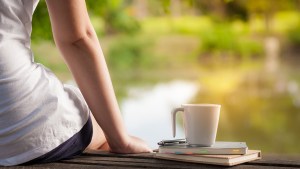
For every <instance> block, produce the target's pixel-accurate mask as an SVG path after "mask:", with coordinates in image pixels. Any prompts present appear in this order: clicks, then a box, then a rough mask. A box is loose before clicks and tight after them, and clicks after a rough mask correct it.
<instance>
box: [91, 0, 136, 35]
mask: <svg viewBox="0 0 300 169" xmlns="http://www.w3.org/2000/svg"><path fill="white" fill-rule="evenodd" d="M130 3H131V1H128V0H127V1H126V0H101V1H93V0H88V1H86V4H87V7H88V10H89V12H90V13H91V14H92V15H96V16H99V17H101V18H102V19H103V20H104V25H105V28H104V29H105V33H108V34H114V33H117V32H125V33H129V34H132V33H136V32H138V31H139V30H140V25H139V22H138V21H137V20H136V19H135V18H134V17H133V16H130V15H129V13H128V12H126V7H127V6H128V5H129V4H130Z"/></svg>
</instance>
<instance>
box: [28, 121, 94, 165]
mask: <svg viewBox="0 0 300 169" xmlns="http://www.w3.org/2000/svg"><path fill="white" fill-rule="evenodd" d="M92 136H93V125H92V120H91V117H89V119H88V121H87V122H86V124H85V125H84V126H83V127H82V129H81V130H80V131H79V132H78V133H76V134H75V135H73V136H72V137H71V138H69V139H68V140H67V141H65V142H63V143H62V144H61V145H59V146H58V147H56V148H55V149H53V150H51V151H50V152H48V153H46V154H44V155H42V156H40V157H38V158H35V159H33V160H31V161H29V162H26V163H24V164H25V165H30V164H38V163H49V162H55V161H59V160H64V159H70V158H73V157H75V156H78V155H80V154H82V152H83V151H84V150H85V148H86V147H87V146H88V145H89V144H90V142H91V140H92Z"/></svg>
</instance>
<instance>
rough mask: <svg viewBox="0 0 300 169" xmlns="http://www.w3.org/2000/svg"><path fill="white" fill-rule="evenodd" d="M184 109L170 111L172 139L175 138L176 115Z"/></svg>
mask: <svg viewBox="0 0 300 169" xmlns="http://www.w3.org/2000/svg"><path fill="white" fill-rule="evenodd" d="M183 110H184V109H183V108H182V107H179V108H175V109H173V111H172V113H171V114H172V130H173V137H175V136H176V113H177V112H179V111H183Z"/></svg>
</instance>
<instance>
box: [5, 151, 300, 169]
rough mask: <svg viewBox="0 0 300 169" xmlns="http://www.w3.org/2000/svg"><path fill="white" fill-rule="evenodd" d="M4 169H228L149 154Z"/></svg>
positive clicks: (261, 163)
mask: <svg viewBox="0 0 300 169" xmlns="http://www.w3.org/2000/svg"><path fill="white" fill-rule="evenodd" d="M0 168H4V169H37V168H42V169H56V168H59V169H64V168H65V169H81V168H84V169H96V168H97V169H102V168H115V169H119V168H122V169H128V168H162V169H171V168H172V169H195V168H209V169H211V168H228V167H222V166H216V165H206V164H195V163H185V162H177V161H168V160H161V159H156V158H153V155H151V154H143V155H117V154H99V155H92V154H84V155H81V156H79V157H76V158H74V159H70V160H63V161H60V162H56V163H49V164H38V165H28V166H14V167H0ZM230 168H234V169H252V168H275V169H276V168H278V169H279V168H280V169H282V168H300V157H299V156H283V155H271V154H269V155H263V159H261V160H257V161H252V162H248V163H244V164H241V165H237V166H234V167H230Z"/></svg>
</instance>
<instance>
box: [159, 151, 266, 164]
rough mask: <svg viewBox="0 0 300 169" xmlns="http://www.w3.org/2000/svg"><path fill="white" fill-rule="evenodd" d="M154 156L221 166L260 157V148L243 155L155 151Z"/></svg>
mask: <svg viewBox="0 0 300 169" xmlns="http://www.w3.org/2000/svg"><path fill="white" fill-rule="evenodd" d="M155 156H156V158H159V159H165V160H174V161H182V162H192V163H203V164H213V165H223V166H234V165H237V164H241V163H245V162H249V161H253V160H257V159H261V151H260V150H248V151H247V153H246V154H243V155H178V154H163V153H156V154H155Z"/></svg>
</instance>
